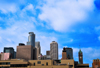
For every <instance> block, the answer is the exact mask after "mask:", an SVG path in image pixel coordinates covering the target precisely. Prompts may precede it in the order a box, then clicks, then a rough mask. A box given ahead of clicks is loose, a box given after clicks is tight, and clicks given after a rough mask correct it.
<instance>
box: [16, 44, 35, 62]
mask: <svg viewBox="0 0 100 68" xmlns="http://www.w3.org/2000/svg"><path fill="white" fill-rule="evenodd" d="M35 51H36V48H34V47H33V46H31V45H25V46H17V52H16V58H17V59H25V60H35V59H36V52H35Z"/></svg>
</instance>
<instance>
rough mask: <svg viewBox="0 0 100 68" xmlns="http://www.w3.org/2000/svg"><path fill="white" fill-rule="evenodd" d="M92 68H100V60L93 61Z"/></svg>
mask: <svg viewBox="0 0 100 68" xmlns="http://www.w3.org/2000/svg"><path fill="white" fill-rule="evenodd" d="M92 68H100V60H99V59H94V60H93V63H92Z"/></svg>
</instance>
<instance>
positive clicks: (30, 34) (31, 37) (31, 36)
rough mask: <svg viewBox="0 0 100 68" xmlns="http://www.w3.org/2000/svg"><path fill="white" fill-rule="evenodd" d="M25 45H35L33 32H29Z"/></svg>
mask: <svg viewBox="0 0 100 68" xmlns="http://www.w3.org/2000/svg"><path fill="white" fill-rule="evenodd" d="M27 45H32V46H33V47H35V34H34V33H33V32H29V36H28V42H27Z"/></svg>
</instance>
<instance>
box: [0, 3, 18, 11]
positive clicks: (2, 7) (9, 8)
mask: <svg viewBox="0 0 100 68" xmlns="http://www.w3.org/2000/svg"><path fill="white" fill-rule="evenodd" d="M18 9H19V8H18V6H17V5H16V4H14V3H12V4H8V3H5V4H4V3H0V10H1V12H2V13H9V12H11V13H15V12H16V11H17V10H18Z"/></svg>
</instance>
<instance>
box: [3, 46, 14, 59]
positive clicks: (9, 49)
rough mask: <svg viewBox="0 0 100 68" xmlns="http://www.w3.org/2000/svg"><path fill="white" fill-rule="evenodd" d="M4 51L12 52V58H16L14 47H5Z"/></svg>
mask: <svg viewBox="0 0 100 68" xmlns="http://www.w3.org/2000/svg"><path fill="white" fill-rule="evenodd" d="M3 52H4V53H10V54H11V58H12V59H14V58H15V56H14V55H15V51H14V48H13V47H4V51H3Z"/></svg>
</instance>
